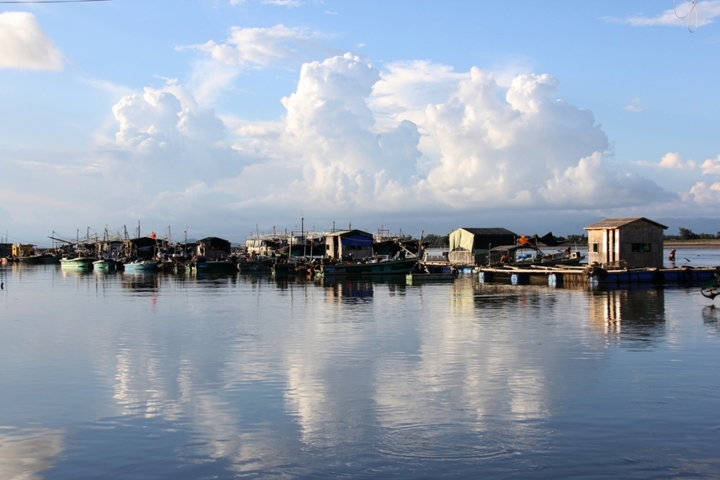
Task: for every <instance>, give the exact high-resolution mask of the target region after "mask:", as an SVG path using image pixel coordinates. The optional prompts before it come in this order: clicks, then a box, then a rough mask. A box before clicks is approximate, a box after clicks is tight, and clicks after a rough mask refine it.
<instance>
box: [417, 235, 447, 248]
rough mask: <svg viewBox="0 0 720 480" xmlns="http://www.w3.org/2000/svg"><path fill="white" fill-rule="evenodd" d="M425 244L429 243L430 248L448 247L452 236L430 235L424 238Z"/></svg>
mask: <svg viewBox="0 0 720 480" xmlns="http://www.w3.org/2000/svg"><path fill="white" fill-rule="evenodd" d="M423 242H427V243H428V246H429V247H447V246H448V245H449V244H450V235H436V234H434V233H428V234H427V235H425V236H424V237H423Z"/></svg>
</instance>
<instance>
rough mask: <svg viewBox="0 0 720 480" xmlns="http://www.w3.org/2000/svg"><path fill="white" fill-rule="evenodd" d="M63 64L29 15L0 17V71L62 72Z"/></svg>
mask: <svg viewBox="0 0 720 480" xmlns="http://www.w3.org/2000/svg"><path fill="white" fill-rule="evenodd" d="M64 60H65V57H64V55H63V53H62V51H60V49H58V48H57V47H56V46H55V45H54V44H53V42H52V41H51V40H50V39H49V38H48V37H47V36H46V35H45V32H44V31H43V30H42V28H40V25H39V24H38V22H37V20H36V19H35V16H34V15H33V14H31V13H28V12H3V13H0V68H17V69H27V70H62V68H63V63H64Z"/></svg>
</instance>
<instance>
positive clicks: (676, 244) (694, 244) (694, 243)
mask: <svg viewBox="0 0 720 480" xmlns="http://www.w3.org/2000/svg"><path fill="white" fill-rule="evenodd" d="M663 243H664V246H665V247H666V248H678V249H683V248H720V240H686V241H678V240H666V241H665V242H663Z"/></svg>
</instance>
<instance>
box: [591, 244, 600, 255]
mask: <svg viewBox="0 0 720 480" xmlns="http://www.w3.org/2000/svg"><path fill="white" fill-rule="evenodd" d="M592 251H593V253H598V251H599V250H598V244H597V243H593V244H592Z"/></svg>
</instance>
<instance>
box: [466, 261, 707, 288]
mask: <svg viewBox="0 0 720 480" xmlns="http://www.w3.org/2000/svg"><path fill="white" fill-rule="evenodd" d="M478 270H479V274H478V280H479V281H480V283H491V282H501V283H507V282H509V283H511V284H512V285H549V286H551V287H561V286H571V285H572V286H577V285H590V286H597V285H626V284H640V283H646V284H654V285H666V284H675V285H688V284H693V283H697V282H706V281H708V280H711V279H713V278H715V276H716V275H720V267H698V268H692V267H680V268H631V269H623V270H605V269H603V268H600V267H597V266H588V265H586V266H577V267H570V266H558V267H539V266H536V267H534V268H518V267H480V268H479V269H478Z"/></svg>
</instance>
